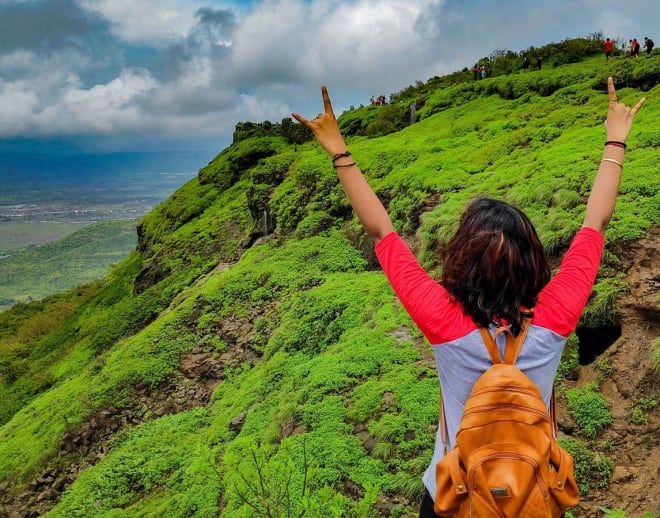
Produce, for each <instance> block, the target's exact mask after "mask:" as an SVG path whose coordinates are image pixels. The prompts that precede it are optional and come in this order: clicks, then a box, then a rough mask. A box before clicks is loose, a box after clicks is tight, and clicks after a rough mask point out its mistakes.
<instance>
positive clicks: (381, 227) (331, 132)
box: [292, 86, 394, 243]
mask: <svg viewBox="0 0 660 518" xmlns="http://www.w3.org/2000/svg"><path fill="white" fill-rule="evenodd" d="M321 95H322V96H323V106H324V109H325V110H324V112H323V113H319V114H318V115H317V116H316V117H315V118H313V119H312V120H307V119H305V118H304V117H302V116H301V115H298V114H297V113H293V114H292V115H293V118H294V119H296V120H297V121H298V122H300V123H301V124H304V125H305V126H307V127H308V128H309V129H310V130H312V132H313V133H314V135H315V136H316V139H317V140H318V141H319V144H321V146H323V149H325V150H326V151H327V152H328V154H329V155H330V156H331V157H332V158H333V160H332V165H333V166H334V168H335V171H337V175H338V177H339V181H340V182H341V184H342V186H343V187H344V191H346V194H347V195H348V201H349V202H350V203H351V206H352V207H353V210H354V211H355V213H356V214H357V217H358V219H359V220H360V222H361V223H362V226H363V227H364V229H365V231H366V232H367V234H369V236H370V237H371V238H372V239H373V240H374V242H375V243H378V241H380V240H381V239H382V238H383V237H385V236H386V235H387V234H389V233H390V232H393V231H394V226H393V225H392V221H391V220H390V217H389V215H388V214H387V211H386V210H385V207H383V204H382V203H381V202H380V200H379V199H378V197H377V196H376V193H374V191H373V189H372V188H371V187H370V186H369V184H368V183H367V181H366V180H365V178H364V176H363V175H362V172H361V171H360V169H359V168H358V166H357V165H356V163H355V161H354V160H353V158H352V156H351V155H350V154H349V153H348V148H347V147H346V143H345V142H344V138H343V137H342V135H341V132H340V131H339V126H338V124H337V119H336V118H335V114H334V112H333V111H332V104H331V103H330V97H329V96H328V90H327V89H326V87H325V86H323V87H321Z"/></svg>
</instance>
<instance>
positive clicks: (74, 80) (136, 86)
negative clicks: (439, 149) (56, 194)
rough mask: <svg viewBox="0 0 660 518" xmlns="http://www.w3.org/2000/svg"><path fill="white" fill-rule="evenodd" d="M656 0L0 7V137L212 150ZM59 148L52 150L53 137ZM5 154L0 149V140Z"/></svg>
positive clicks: (628, 33) (611, 23) (649, 20)
mask: <svg viewBox="0 0 660 518" xmlns="http://www.w3.org/2000/svg"><path fill="white" fill-rule="evenodd" d="M658 19H660V2H658V1H657V0H552V1H542V0H493V1H486V0H253V1H250V0H245V1H242V0H234V1H231V0H0V145H1V144H4V145H5V147H6V146H7V145H8V143H11V142H50V143H51V145H58V144H57V143H61V144H62V145H68V144H75V145H76V146H78V147H79V148H81V149H88V150H126V149H153V150H158V149H197V148H199V149H207V150H215V151H219V150H220V149H221V148H222V147H224V146H225V145H227V144H228V143H229V141H230V139H231V132H232V130H233V127H234V125H235V123H236V122H237V121H244V120H252V121H261V120H265V119H269V120H271V121H279V120H281V119H282V118H283V117H286V116H289V115H290V113H291V111H297V112H299V113H301V114H304V115H310V116H313V115H314V114H316V113H317V112H318V111H319V110H320V108H321V101H320V95H319V86H320V85H321V84H327V85H328V88H329V91H330V94H331V96H332V98H333V101H334V104H335V107H336V111H338V112H341V111H342V109H345V108H347V107H348V106H350V105H359V104H360V103H367V102H368V100H369V97H370V96H371V95H373V94H376V95H377V94H380V93H383V94H385V95H389V94H390V93H392V92H396V91H398V90H400V89H402V88H404V87H405V86H407V85H409V84H412V83H414V82H415V81H416V80H423V81H425V80H427V79H428V78H429V77H432V76H434V75H442V74H445V73H449V72H452V71H454V70H457V69H460V68H463V67H464V66H466V65H471V64H472V63H474V61H475V60H476V59H478V58H480V57H482V56H486V55H488V54H490V53H491V52H492V51H493V50H495V49H511V50H515V51H519V50H522V49H524V48H527V47H529V46H530V45H535V46H539V45H543V44H545V43H549V42H553V41H560V40H562V39H564V38H568V37H577V36H587V35H589V34H591V33H593V32H596V31H602V32H603V34H605V35H606V36H609V37H612V38H615V39H624V38H625V39H626V41H627V39H629V38H632V37H637V39H643V38H644V36H650V37H652V38H654V39H655V40H656V41H658V40H660V34H657V33H654V30H657V29H658V27H659V26H658ZM52 143H56V144H52ZM0 147H1V146H0Z"/></svg>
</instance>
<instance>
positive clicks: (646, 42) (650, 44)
mask: <svg viewBox="0 0 660 518" xmlns="http://www.w3.org/2000/svg"><path fill="white" fill-rule="evenodd" d="M653 46H654V43H653V40H652V39H651V38H647V37H646V36H644V48H645V49H646V55H647V56H650V55H651V53H652V52H653Z"/></svg>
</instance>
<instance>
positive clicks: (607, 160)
mask: <svg viewBox="0 0 660 518" xmlns="http://www.w3.org/2000/svg"><path fill="white" fill-rule="evenodd" d="M601 162H612V163H613V164H616V165H618V166H619V167H620V168H621V169H623V162H619V161H618V160H614V159H613V158H603V159H601Z"/></svg>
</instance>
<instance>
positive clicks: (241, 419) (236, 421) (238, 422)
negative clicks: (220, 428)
mask: <svg viewBox="0 0 660 518" xmlns="http://www.w3.org/2000/svg"><path fill="white" fill-rule="evenodd" d="M245 417H246V416H245V414H238V415H237V416H236V417H234V418H233V419H232V420H231V423H229V429H230V430H231V431H232V432H236V433H238V432H240V431H241V429H242V428H243V425H244V424H245Z"/></svg>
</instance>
